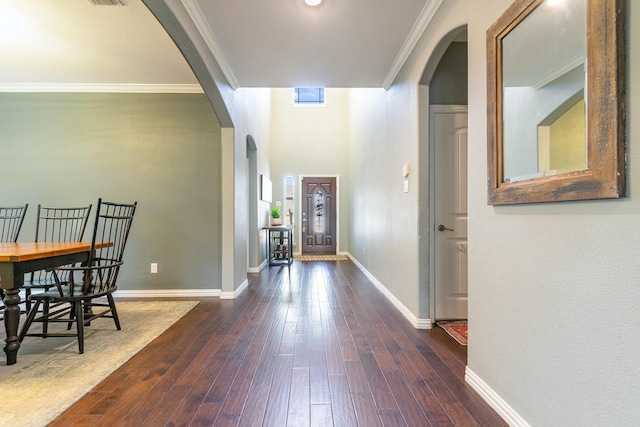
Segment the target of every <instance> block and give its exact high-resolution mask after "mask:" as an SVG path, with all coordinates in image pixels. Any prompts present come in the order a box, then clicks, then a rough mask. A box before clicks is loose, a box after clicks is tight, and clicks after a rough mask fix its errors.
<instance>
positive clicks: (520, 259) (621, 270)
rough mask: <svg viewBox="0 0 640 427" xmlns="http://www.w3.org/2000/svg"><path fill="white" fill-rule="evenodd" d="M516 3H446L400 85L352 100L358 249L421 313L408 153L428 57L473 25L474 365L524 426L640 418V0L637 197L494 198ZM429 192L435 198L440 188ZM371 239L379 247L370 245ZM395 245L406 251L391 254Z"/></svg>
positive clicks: (633, 174) (634, 58) (633, 36)
mask: <svg viewBox="0 0 640 427" xmlns="http://www.w3.org/2000/svg"><path fill="white" fill-rule="evenodd" d="M511 3H512V1H511V0H493V1H483V2H478V1H475V0H457V1H446V2H442V5H441V6H440V8H439V10H438V12H437V13H436V15H435V16H434V18H433V19H432V20H431V21H430V23H429V26H428V27H427V30H426V32H425V33H424V34H423V36H422V37H421V38H420V40H419V42H418V44H417V45H416V48H415V49H414V51H413V52H412V54H411V56H410V57H409V59H408V61H407V62H406V63H405V65H404V67H403V69H402V70H401V73H400V75H399V76H398V78H397V79H396V81H395V82H394V85H393V86H392V87H391V89H390V90H389V91H387V92H385V93H379V92H377V91H376V90H358V91H359V92H360V93H358V94H357V95H356V96H357V98H356V97H354V96H352V104H356V109H357V111H355V112H354V114H353V115H352V117H353V118H354V119H355V120H354V121H352V125H351V127H352V131H351V132H352V135H354V142H355V143H354V144H353V145H352V149H351V150H350V157H351V159H352V160H351V162H350V170H351V173H352V175H353V177H354V179H353V180H352V194H353V195H354V202H353V206H352V218H353V219H352V228H351V238H350V241H351V243H350V249H351V251H352V254H354V255H356V256H357V257H358V259H359V260H360V261H361V262H362V264H364V265H365V266H366V267H367V268H368V269H369V270H370V271H371V272H373V273H374V275H375V276H376V277H377V278H378V279H379V280H380V281H381V282H382V283H383V284H385V285H386V286H387V288H388V289H389V290H390V291H391V292H392V293H393V295H394V296H395V297H396V298H398V299H399V300H400V301H402V303H403V304H404V305H405V306H407V307H409V308H410V309H411V310H414V306H415V304H414V303H413V301H415V300H417V299H418V297H419V295H420V293H419V289H418V282H417V280H416V279H415V278H414V277H413V273H412V272H413V271H414V270H417V264H418V263H423V262H425V260H423V259H417V257H416V256H415V255H414V253H415V252H414V246H415V244H414V241H415V240H416V238H417V237H416V236H417V235H418V233H419V231H420V230H417V229H416V227H415V226H413V225H409V226H408V227H407V229H405V228H404V227H403V226H401V225H400V224H399V223H400V222H402V221H407V222H409V223H410V224H411V223H413V224H415V218H414V216H413V214H412V210H413V209H415V207H416V206H419V203H420V202H419V201H418V200H417V199H415V200H407V202H406V203H405V202H404V201H403V199H402V195H401V194H399V189H398V187H399V185H401V184H400V176H399V168H400V165H401V164H402V162H403V161H404V157H406V156H408V155H409V154H410V153H412V152H418V144H419V137H418V134H419V131H420V128H421V127H422V126H423V123H424V121H425V117H427V116H426V114H427V113H428V112H427V111H425V110H424V108H422V109H416V108H415V104H416V102H417V101H416V100H417V99H419V96H420V94H419V91H418V83H419V81H420V77H421V76H422V73H423V71H424V69H425V65H426V64H427V63H428V62H429V59H430V57H431V55H432V54H434V52H436V51H437V50H438V43H439V42H440V41H441V40H442V39H443V38H445V37H447V36H448V35H449V34H450V33H451V32H452V31H454V30H455V29H457V28H460V26H462V25H465V24H467V25H468V40H469V42H468V43H469V45H468V47H469V75H468V78H469V84H468V88H469V104H468V105H469V176H468V179H469V347H468V375H470V377H472V378H476V379H479V380H480V382H481V384H482V385H483V386H486V387H487V388H486V389H485V392H486V393H487V396H488V397H489V398H491V399H494V402H496V403H498V404H501V405H503V406H502V409H503V411H505V412H503V413H505V414H506V415H508V416H510V417H511V418H510V420H511V422H512V425H535V426H596V425H598V426H599V425H620V426H623V425H624V426H631V425H636V424H637V422H638V420H639V419H640V406H639V405H638V402H640V388H639V387H638V384H640V373H639V372H638V370H637V369H635V365H636V363H637V355H638V353H639V352H640V344H639V343H638V342H637V340H635V339H634V338H633V337H632V336H630V335H629V329H628V328H624V327H623V328H620V329H619V328H618V325H635V324H637V318H638V307H637V301H638V300H640V287H639V286H638V285H637V283H638V277H639V271H638V266H637V264H638V263H637V260H636V258H637V257H636V255H635V254H636V253H637V252H638V250H637V249H638V243H637V242H638V241H639V240H640V227H639V226H638V224H639V223H640V222H639V221H638V212H640V197H639V195H640V193H638V191H639V190H638V187H639V183H640V168H637V167H635V166H634V165H636V164H637V163H638V162H640V152H639V151H638V150H635V149H634V147H635V145H636V143H637V142H638V141H640V126H639V125H638V124H639V123H640V116H638V114H634V112H636V111H638V110H640V84H639V83H638V79H637V78H633V77H632V76H637V75H638V73H639V72H640V46H639V45H637V44H633V43H632V41H633V40H638V39H640V5H639V4H638V3H636V2H627V5H628V9H629V14H630V15H629V18H628V27H627V34H628V36H629V40H630V41H631V42H630V43H629V45H628V55H627V57H628V61H629V71H628V73H627V75H628V76H630V77H628V86H627V90H628V110H627V111H628V115H627V119H628V140H627V145H628V164H629V167H628V180H629V192H628V194H629V197H627V198H625V199H621V200H608V201H585V202H568V203H551V204H539V205H516V206H502V207H494V206H489V205H487V140H486V135H487V111H486V109H487V98H486V90H487V87H486V78H487V74H486V65H487V64H486V31H487V29H488V28H489V27H490V26H491V25H492V24H493V22H495V20H496V19H497V18H498V17H499V16H500V15H501V14H502V13H503V12H504V11H505V10H506V8H507V7H509V5H510V4H511ZM423 105H424V104H423V103H420V106H423ZM426 105H428V103H427V104H426ZM420 164H422V159H420ZM374 171H375V172H374ZM378 177H380V178H378ZM411 184H413V182H411ZM634 189H635V191H634ZM419 191H420V197H423V196H422V195H423V194H426V192H427V189H420V190H419ZM423 191H424V193H423ZM409 198H412V197H411V195H409ZM383 201H384V202H386V203H391V204H392V205H396V206H398V207H404V208H405V210H406V212H402V213H401V214H400V217H399V218H398V219H399V220H400V221H397V222H396V221H392V222H390V221H386V222H385V221H384V220H383V219H382V216H381V215H380V214H379V213H378V212H376V211H375V210H372V209H371V208H370V207H371V206H372V205H373V206H375V205H378V204H379V203H381V202H383ZM356 218H357V221H356ZM357 224H362V226H356V225H357ZM365 245H366V254H367V255H366V256H365V255H363V254H361V252H360V251H361V249H362V248H363V247H364V246H365ZM372 247H374V248H379V249H374V250H373V251H372V250H371V248H372ZM384 247H386V248H387V249H389V252H390V253H391V254H394V253H396V251H398V252H397V253H399V254H401V255H402V257H397V258H396V257H393V256H392V257H391V258H388V259H385V260H384V262H382V258H381V255H382V253H383V249H382V248H384ZM371 252H373V253H371ZM370 253H371V255H370ZM405 278H406V279H408V280H403V279H405Z"/></svg>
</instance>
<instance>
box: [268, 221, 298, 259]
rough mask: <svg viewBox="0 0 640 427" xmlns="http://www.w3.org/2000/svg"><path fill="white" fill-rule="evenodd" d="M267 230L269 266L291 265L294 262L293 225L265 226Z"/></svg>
mask: <svg viewBox="0 0 640 427" xmlns="http://www.w3.org/2000/svg"><path fill="white" fill-rule="evenodd" d="M264 230H266V231H267V256H268V257H269V266H272V265H287V266H289V265H291V263H292V262H293V226H291V225H277V226H272V227H264Z"/></svg>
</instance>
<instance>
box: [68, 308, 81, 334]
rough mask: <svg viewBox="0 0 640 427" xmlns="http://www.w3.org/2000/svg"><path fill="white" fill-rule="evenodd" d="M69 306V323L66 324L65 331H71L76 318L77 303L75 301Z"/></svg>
mask: <svg viewBox="0 0 640 427" xmlns="http://www.w3.org/2000/svg"><path fill="white" fill-rule="evenodd" d="M69 304H70V305H71V311H70V312H69V322H68V323H67V331H68V330H69V329H71V326H72V325H73V322H74V319H75V318H76V305H78V302H77V301H76V302H71V303H69Z"/></svg>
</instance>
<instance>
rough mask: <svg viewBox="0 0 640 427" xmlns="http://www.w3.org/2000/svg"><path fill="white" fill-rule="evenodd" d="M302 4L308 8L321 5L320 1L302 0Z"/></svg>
mask: <svg viewBox="0 0 640 427" xmlns="http://www.w3.org/2000/svg"><path fill="white" fill-rule="evenodd" d="M304 2H305V3H306V4H308V5H309V6H317V5H319V4H320V3H322V0H304Z"/></svg>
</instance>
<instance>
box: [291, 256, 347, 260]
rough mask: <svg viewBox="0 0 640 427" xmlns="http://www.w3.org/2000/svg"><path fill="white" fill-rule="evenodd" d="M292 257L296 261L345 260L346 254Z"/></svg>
mask: <svg viewBox="0 0 640 427" xmlns="http://www.w3.org/2000/svg"><path fill="white" fill-rule="evenodd" d="M293 259H295V260H298V261H346V260H348V259H349V257H348V256H346V255H294V256H293Z"/></svg>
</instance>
